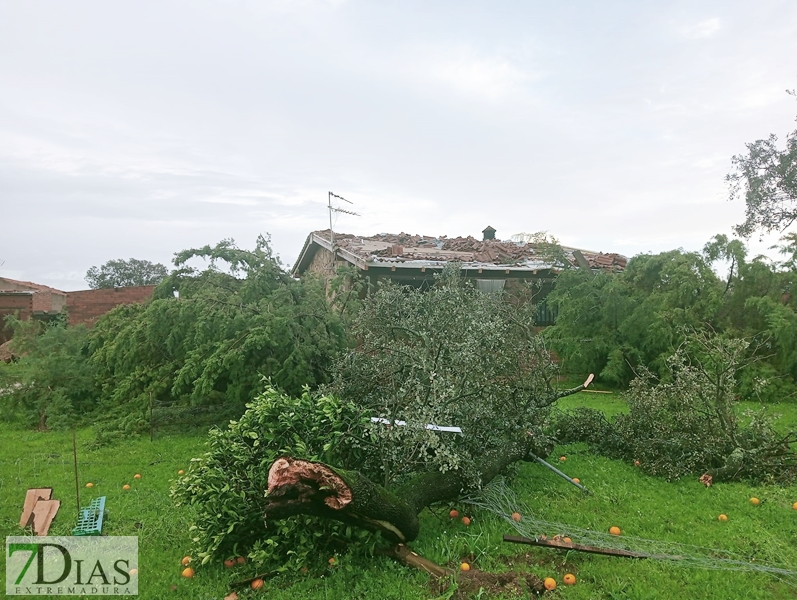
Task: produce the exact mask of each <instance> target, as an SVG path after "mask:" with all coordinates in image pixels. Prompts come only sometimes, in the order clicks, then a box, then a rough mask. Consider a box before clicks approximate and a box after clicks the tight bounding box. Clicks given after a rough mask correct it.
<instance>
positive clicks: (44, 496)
mask: <svg viewBox="0 0 797 600" xmlns="http://www.w3.org/2000/svg"><path fill="white" fill-rule="evenodd" d="M52 497H53V488H32V489H29V490H28V492H27V493H26V494H25V504H24V505H23V507H22V516H21V517H20V518H19V526H20V527H27V526H28V525H30V521H31V519H32V518H33V507H34V506H36V503H37V502H38V501H39V500H49V499H50V498H52Z"/></svg>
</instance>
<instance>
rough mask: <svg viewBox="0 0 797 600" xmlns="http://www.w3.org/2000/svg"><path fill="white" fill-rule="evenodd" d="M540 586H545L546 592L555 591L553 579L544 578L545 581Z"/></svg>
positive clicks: (554, 580)
mask: <svg viewBox="0 0 797 600" xmlns="http://www.w3.org/2000/svg"><path fill="white" fill-rule="evenodd" d="M542 585H544V586H545V589H546V590H555V589H556V579H554V578H553V577H546V578H545V581H543V582H542Z"/></svg>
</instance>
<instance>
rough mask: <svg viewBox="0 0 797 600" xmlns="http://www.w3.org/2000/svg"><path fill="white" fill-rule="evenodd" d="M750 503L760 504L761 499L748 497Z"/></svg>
mask: <svg viewBox="0 0 797 600" xmlns="http://www.w3.org/2000/svg"><path fill="white" fill-rule="evenodd" d="M750 504H752V505H753V506H758V505H759V504H761V500H759V499H758V498H750Z"/></svg>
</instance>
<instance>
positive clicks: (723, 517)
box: [717, 515, 728, 521]
mask: <svg viewBox="0 0 797 600" xmlns="http://www.w3.org/2000/svg"><path fill="white" fill-rule="evenodd" d="M717 520H718V521H727V520H728V515H720V516H719V517H717Z"/></svg>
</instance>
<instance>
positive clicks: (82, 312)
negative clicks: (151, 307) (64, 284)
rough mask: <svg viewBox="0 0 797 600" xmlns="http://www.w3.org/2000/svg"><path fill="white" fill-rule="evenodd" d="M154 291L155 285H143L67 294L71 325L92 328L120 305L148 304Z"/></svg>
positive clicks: (67, 307)
mask: <svg viewBox="0 0 797 600" xmlns="http://www.w3.org/2000/svg"><path fill="white" fill-rule="evenodd" d="M154 289H155V286H154V285H141V286H136V287H123V288H105V289H99V290H84V291H80V292H67V293H66V311H67V314H68V315H69V324H70V325H77V324H78V323H83V324H84V325H87V326H88V327H91V326H92V325H94V323H95V322H96V321H97V319H99V318H100V317H101V316H102V315H104V314H105V313H107V312H108V311H109V310H111V309H113V308H116V307H117V306H119V305H120V304H133V303H135V302H146V301H147V300H149V299H150V298H151V297H152V292H153V290H154Z"/></svg>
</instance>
